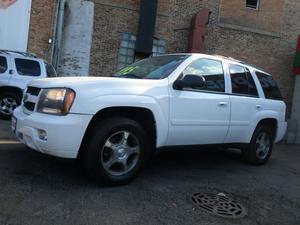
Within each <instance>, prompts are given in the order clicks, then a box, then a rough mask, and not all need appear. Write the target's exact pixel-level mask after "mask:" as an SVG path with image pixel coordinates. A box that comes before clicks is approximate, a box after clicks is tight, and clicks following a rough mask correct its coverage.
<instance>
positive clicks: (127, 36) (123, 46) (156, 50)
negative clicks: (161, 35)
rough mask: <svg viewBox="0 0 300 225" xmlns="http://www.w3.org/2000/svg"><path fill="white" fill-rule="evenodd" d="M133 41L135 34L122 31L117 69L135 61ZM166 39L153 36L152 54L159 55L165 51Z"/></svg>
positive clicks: (134, 40)
mask: <svg viewBox="0 0 300 225" xmlns="http://www.w3.org/2000/svg"><path fill="white" fill-rule="evenodd" d="M135 42H136V36H135V35H134V34H132V33H122V34H121V42H120V48H119V54H118V65H117V69H118V70H119V69H122V68H124V67H126V66H128V65H130V64H132V63H134V62H135V61H136V59H135ZM165 49H166V41H165V40H163V39H158V38H154V40H153V48H152V52H153V54H152V56H159V55H162V54H165V52H166V50H165Z"/></svg>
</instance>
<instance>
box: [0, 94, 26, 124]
mask: <svg viewBox="0 0 300 225" xmlns="http://www.w3.org/2000/svg"><path fill="white" fill-rule="evenodd" d="M20 103H21V98H20V96H19V95H17V94H15V93H10V92H8V93H1V94H0V118H2V119H7V120H8V119H10V118H11V116H12V114H13V111H14V109H15V108H17V107H18V106H19V105H20Z"/></svg>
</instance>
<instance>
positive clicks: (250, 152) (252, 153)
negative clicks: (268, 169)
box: [243, 125, 274, 165]
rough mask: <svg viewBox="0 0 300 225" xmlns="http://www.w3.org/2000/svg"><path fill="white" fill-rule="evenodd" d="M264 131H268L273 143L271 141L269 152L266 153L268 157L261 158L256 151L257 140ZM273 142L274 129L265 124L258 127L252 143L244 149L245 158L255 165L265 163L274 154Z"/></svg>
mask: <svg viewBox="0 0 300 225" xmlns="http://www.w3.org/2000/svg"><path fill="white" fill-rule="evenodd" d="M262 132H264V133H267V134H268V135H269V138H270V141H271V143H270V149H269V152H268V154H267V155H266V157H265V158H263V159H260V158H258V157H257V155H256V151H257V146H256V140H257V138H258V136H259V135H260V134H261V133H262ZM273 144H274V132H273V131H272V129H270V128H269V127H267V126H264V125H261V126H259V127H257V128H256V129H255V131H254V133H253V136H252V138H251V142H250V144H249V145H248V147H246V148H245V149H244V150H243V156H244V159H245V160H246V161H248V162H249V163H251V164H253V165H264V164H265V163H266V162H267V161H268V160H269V158H270V156H271V154H272V150H273Z"/></svg>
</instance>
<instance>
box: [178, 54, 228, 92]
mask: <svg viewBox="0 0 300 225" xmlns="http://www.w3.org/2000/svg"><path fill="white" fill-rule="evenodd" d="M190 74H192V75H199V76H203V77H204V78H205V81H206V82H205V86H204V87H199V88H197V89H199V90H206V91H216V92H225V82H224V72H223V65H222V62H220V61H216V60H212V59H198V60H196V61H194V62H192V63H191V64H190V65H189V66H188V67H187V68H186V69H185V70H184V71H183V77H184V76H185V75H190Z"/></svg>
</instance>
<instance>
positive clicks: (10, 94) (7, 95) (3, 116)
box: [0, 92, 21, 120]
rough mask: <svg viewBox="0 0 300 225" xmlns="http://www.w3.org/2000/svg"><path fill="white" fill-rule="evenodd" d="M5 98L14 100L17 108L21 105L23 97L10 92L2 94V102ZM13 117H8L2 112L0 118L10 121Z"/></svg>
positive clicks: (0, 95)
mask: <svg viewBox="0 0 300 225" xmlns="http://www.w3.org/2000/svg"><path fill="white" fill-rule="evenodd" d="M3 98H12V99H14V100H15V101H16V103H17V106H19V105H20V104H21V97H20V96H19V95H18V94H16V93H13V92H8V93H0V100H1V99H3ZM11 116H12V115H9V116H8V115H6V114H2V113H1V112H0V118H2V119H6V120H9V119H10V118H11Z"/></svg>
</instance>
